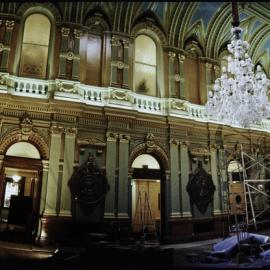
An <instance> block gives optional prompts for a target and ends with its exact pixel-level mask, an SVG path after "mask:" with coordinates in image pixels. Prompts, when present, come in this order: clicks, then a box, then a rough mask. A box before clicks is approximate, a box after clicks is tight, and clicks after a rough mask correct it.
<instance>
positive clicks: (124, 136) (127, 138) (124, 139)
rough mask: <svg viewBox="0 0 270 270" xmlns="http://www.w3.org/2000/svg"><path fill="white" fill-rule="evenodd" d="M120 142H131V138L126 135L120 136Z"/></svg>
mask: <svg viewBox="0 0 270 270" xmlns="http://www.w3.org/2000/svg"><path fill="white" fill-rule="evenodd" d="M118 138H119V141H120V142H124V143H127V142H129V140H130V136H129V135H126V134H119V136H118Z"/></svg>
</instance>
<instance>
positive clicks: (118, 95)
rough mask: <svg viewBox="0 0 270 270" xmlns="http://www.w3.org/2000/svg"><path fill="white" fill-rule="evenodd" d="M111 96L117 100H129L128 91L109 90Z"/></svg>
mask: <svg viewBox="0 0 270 270" xmlns="http://www.w3.org/2000/svg"><path fill="white" fill-rule="evenodd" d="M111 98H112V99H117V100H124V101H128V100H129V91H125V90H122V91H121V90H113V91H111Z"/></svg>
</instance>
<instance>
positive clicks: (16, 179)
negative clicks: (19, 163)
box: [12, 174, 22, 183]
mask: <svg viewBox="0 0 270 270" xmlns="http://www.w3.org/2000/svg"><path fill="white" fill-rule="evenodd" d="M12 179H13V181H14V182H16V183H17V182H19V181H20V180H21V179H22V177H21V176H19V175H17V174H15V175H13V176H12Z"/></svg>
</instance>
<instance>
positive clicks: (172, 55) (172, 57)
mask: <svg viewBox="0 0 270 270" xmlns="http://www.w3.org/2000/svg"><path fill="white" fill-rule="evenodd" d="M168 56H169V58H170V59H171V60H173V59H174V58H175V56H176V53H175V52H171V51H170V52H168Z"/></svg>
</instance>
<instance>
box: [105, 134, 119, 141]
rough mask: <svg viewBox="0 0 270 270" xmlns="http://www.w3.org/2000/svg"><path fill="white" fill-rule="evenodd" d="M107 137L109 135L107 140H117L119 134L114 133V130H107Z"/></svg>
mask: <svg viewBox="0 0 270 270" xmlns="http://www.w3.org/2000/svg"><path fill="white" fill-rule="evenodd" d="M106 137H107V141H110V142H116V140H117V139H118V137H119V135H118V134H117V133H114V132H107V133H106Z"/></svg>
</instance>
